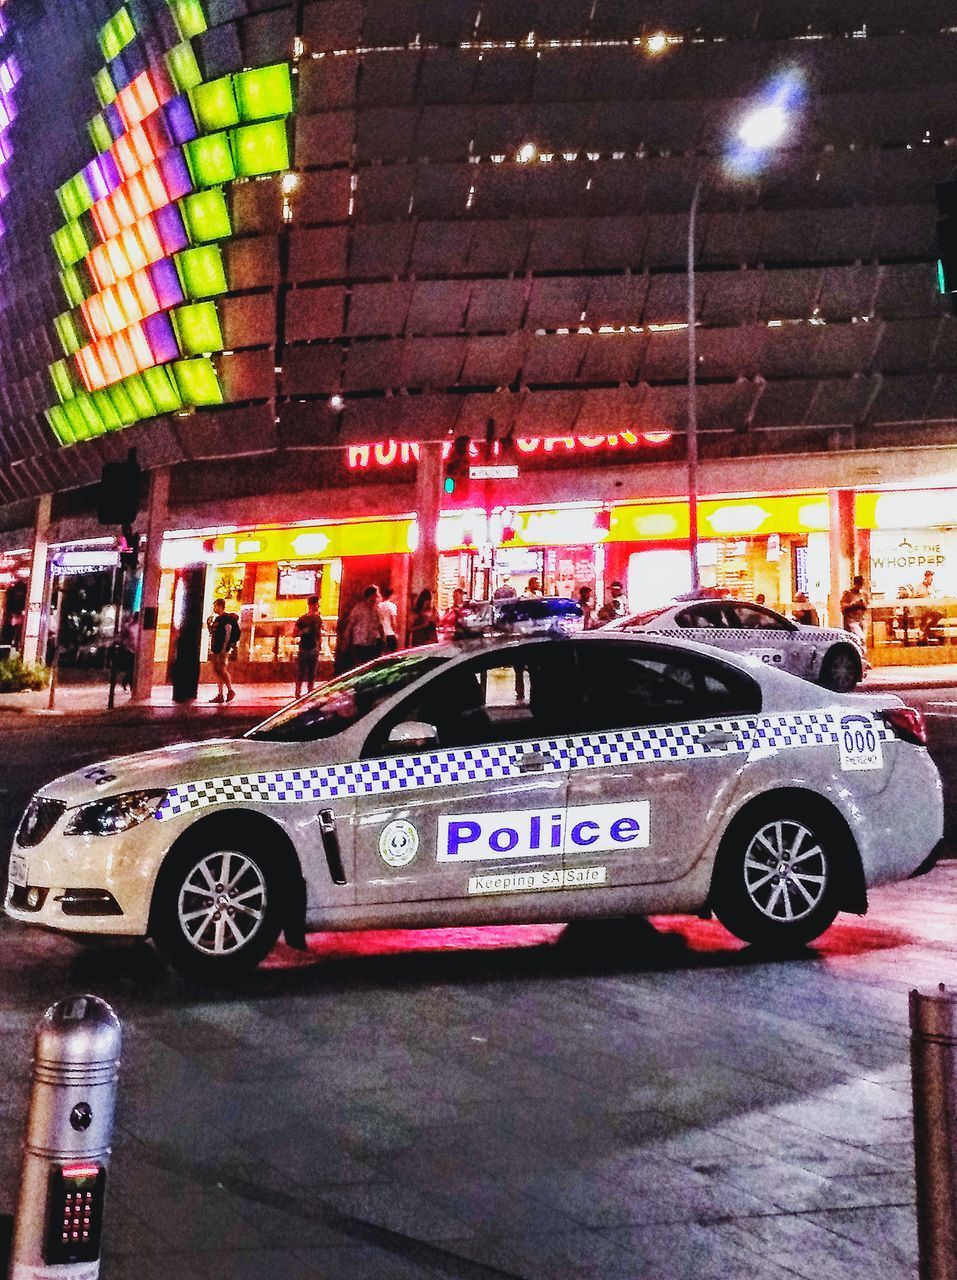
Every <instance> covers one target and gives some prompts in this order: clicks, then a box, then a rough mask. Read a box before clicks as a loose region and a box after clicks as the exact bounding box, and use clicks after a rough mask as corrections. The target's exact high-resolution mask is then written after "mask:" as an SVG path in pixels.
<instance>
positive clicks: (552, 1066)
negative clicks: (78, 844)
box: [0, 690, 957, 1280]
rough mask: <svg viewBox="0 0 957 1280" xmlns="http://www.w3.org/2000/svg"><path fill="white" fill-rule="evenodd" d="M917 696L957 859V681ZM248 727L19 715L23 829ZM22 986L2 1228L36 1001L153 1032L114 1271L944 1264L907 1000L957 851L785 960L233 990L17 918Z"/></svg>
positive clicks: (940, 976) (729, 1270)
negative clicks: (39, 807)
mask: <svg viewBox="0 0 957 1280" xmlns="http://www.w3.org/2000/svg"><path fill="white" fill-rule="evenodd" d="M908 699H909V700H910V701H919V702H920V704H921V705H922V706H923V708H924V710H925V712H926V713H927V714H928V716H929V723H930V727H931V734H932V744H931V745H932V750H933V752H934V755H935V758H936V759H937V761H938V764H939V765H940V767H941V769H942V771H943V773H944V777H945V783H946V786H947V792H948V805H949V808H948V823H949V838H950V840H951V842H952V846H953V847H954V848H955V850H957V839H955V836H957V821H955V819H957V813H955V804H954V800H955V783H957V690H933V691H926V692H925V693H923V694H922V695H921V696H920V697H919V699H918V698H917V697H916V695H908ZM226 718H227V717H225V716H224V714H223V713H222V712H219V713H217V712H214V711H212V709H198V710H197V712H196V713H195V714H193V715H191V716H189V717H188V718H187V719H185V720H184V719H182V718H181V717H179V716H177V715H175V714H173V713H171V714H170V715H169V716H160V717H158V718H157V717H156V716H155V715H154V716H153V717H151V718H150V719H149V720H148V721H145V720H144V718H143V716H142V715H141V714H140V713H137V712H134V711H129V710H124V711H122V712H121V713H119V715H118V717H117V718H116V719H113V720H109V719H106V718H105V717H97V718H95V719H94V720H91V719H89V718H87V719H75V720H74V719H69V718H59V719H56V720H44V719H35V718H33V717H26V716H20V717H12V716H5V717H3V718H2V722H0V733H2V735H3V744H4V747H3V755H4V770H3V777H2V783H0V785H3V786H4V787H5V788H7V790H8V805H9V808H8V813H7V816H6V817H5V819H4V828H5V829H4V831H3V833H2V838H3V839H4V841H5V842H6V841H7V840H8V839H9V835H10V833H11V830H12V825H13V823H14V822H15V820H16V816H17V815H18V814H19V810H20V809H21V807H22V805H23V804H24V803H25V801H26V799H27V796H28V794H29V793H30V792H31V791H32V790H33V789H34V788H35V787H36V786H38V785H40V784H41V783H42V782H43V781H45V780H46V779H48V778H50V777H52V776H54V775H55V774H58V773H61V772H63V771H64V770H67V769H71V768H75V767H77V766H79V765H82V764H84V763H87V762H91V761H93V760H96V759H102V758H104V757H106V756H108V755H110V754H114V753H117V752H119V751H121V750H123V751H126V750H131V749H135V748H137V747H145V746H148V745H151V746H152V745H157V744H158V743H160V742H170V741H174V740H177V739H179V738H182V737H185V736H188V737H190V738H200V737H211V736H216V735H217V734H219V733H220V732H221V730H222V726H223V723H224V720H226ZM249 722H250V718H249V717H248V716H244V715H243V714H242V713H241V712H239V713H235V712H232V711H231V712H230V714H229V716H228V723H229V726H230V727H231V728H232V729H233V730H236V731H238V730H240V729H241V728H243V727H245V725H246V724H248V723H249ZM0 973H2V975H3V981H2V983H0V1026H2V1027H3V1031H4V1034H3V1036H2V1037H0V1079H2V1081H3V1084H4V1088H3V1089H2V1090H0V1214H2V1213H10V1212H12V1210H13V1206H14V1201H15V1195H16V1176H17V1160H18V1156H17V1144H18V1141H19V1138H20V1133H21V1130H22V1123H23V1117H24V1108H25V1100H26V1072H27V1071H28V1066H29V1054H30V1041H31V1033H32V1026H33V1024H34V1022H35V1019H36V1017H37V1015H38V1014H39V1013H40V1012H41V1011H42V1010H43V1009H44V1008H45V1007H46V1006H47V1004H49V1003H50V1002H51V1001H52V1000H54V999H57V998H59V997H61V996H63V995H66V994H69V993H71V992H74V991H77V990H92V991H95V992H97V993H99V994H101V995H103V996H104V997H105V998H106V999H108V1000H110V1002H111V1003H112V1004H113V1005H114V1007H115V1008H116V1009H117V1011H118V1012H119V1013H120V1015H121V1017H122V1018H123V1021H124V1027H125V1036H126V1045H125V1052H124V1068H123V1078H122V1089H121V1095H120V1111H119V1118H118V1129H117V1135H116V1143H115V1156H114V1164H113V1171H112V1173H111V1181H110V1189H109V1197H108V1218H107V1228H106V1244H105V1253H106V1257H105V1262H104V1267H103V1272H102V1275H103V1280H127V1278H128V1280H133V1277H136V1280H160V1278H162V1280H168V1276H169V1274H170V1273H171V1271H175V1274H177V1275H178V1276H179V1277H180V1280H193V1277H196V1278H197V1280H198V1278H199V1277H202V1278H203V1280H219V1277H222V1280H227V1278H228V1280H247V1278H248V1280H274V1278H275V1276H277V1275H282V1276H283V1280H306V1278H308V1280H333V1278H335V1280H424V1278H425V1277H446V1278H449V1277H452V1278H459V1277H461V1278H462V1280H552V1278H554V1280H570V1278H576V1280H577V1278H578V1277H582V1278H583V1280H592V1278H597V1277H602V1280H616V1278H617V1277H621V1278H622V1280H625V1278H627V1280H635V1278H636V1277H638V1276H641V1277H643V1280H645V1278H647V1280H678V1278H681V1280H711V1278H712V1277H713V1278H714V1280H717V1278H718V1277H721V1280H735V1278H736V1277H741V1278H742V1280H743V1278H744V1277H747V1278H748V1280H753V1277H755V1276H760V1277H761V1280H784V1278H785V1277H795V1276H798V1277H806V1278H807V1280H829V1278H830V1277H832V1276H833V1277H835V1280H836V1277H837V1276H840V1277H841V1280H857V1278H858V1277H859V1278H860V1280H865V1278H866V1280H872V1278H873V1276H875V1275H879V1276H880V1277H881V1280H910V1278H911V1277H913V1276H914V1275H915V1268H916V1232H915V1228H914V1185H913V1177H912V1149H911V1119H910V1081H909V1064H908V1031H907V990H908V989H909V988H910V987H912V986H915V985H922V986H925V987H933V986H935V985H936V983H937V982H939V981H945V982H948V983H950V984H953V983H955V982H957V863H947V864H945V865H942V866H941V867H940V868H938V869H937V870H936V871H934V872H933V873H931V875H929V876H927V877H925V878H923V879H921V880H918V881H912V882H909V883H907V884H904V885H900V886H894V887H892V888H889V889H884V890H877V891H875V892H873V893H872V895H871V911H870V913H869V915H868V916H867V917H866V918H865V919H863V920H860V919H857V918H856V917H842V918H841V919H840V920H839V922H838V923H837V924H836V925H835V926H834V927H833V928H832V929H831V930H829V931H828V933H827V934H826V935H825V937H824V938H823V939H822V940H821V942H820V944H819V945H818V946H817V947H815V948H814V949H813V950H809V951H807V952H805V953H802V954H801V955H798V956H795V957H792V958H790V959H788V960H782V961H770V960H767V959H766V958H762V957H760V956H757V955H755V954H753V953H751V952H750V951H749V950H748V949H746V948H743V947H742V946H740V945H739V944H738V943H736V942H735V941H734V940H732V939H730V938H729V937H728V935H727V934H726V933H725V932H724V931H723V930H722V929H721V927H720V926H719V925H718V924H716V923H714V922H702V921H698V920H692V919H687V918H681V919H675V920H657V921H653V922H650V923H648V924H644V925H643V924H641V923H640V922H636V921H629V922H622V923H620V924H615V923H610V924H609V923H603V924H601V925H591V926H588V925H581V926H578V925H576V926H571V927H569V928H567V929H565V928H562V927H561V926H547V927H541V926H536V927H525V928H503V929H475V930H435V931H427V932H418V933H414V932H378V933H372V934H361V935H354V936H336V935H327V934H326V935H324V934H315V935H312V936H311V937H310V939H309V952H308V954H301V953H297V952H293V951H290V950H288V949H287V948H285V947H283V946H280V947H278V948H277V950H276V952H275V953H274V954H273V956H272V957H270V960H269V961H268V962H267V964H266V965H265V966H264V967H263V968H262V969H261V970H260V971H259V972H257V973H256V974H254V975H252V976H251V977H249V978H248V979H246V980H244V981H243V982H242V983H240V984H239V985H238V986H236V987H233V988H231V989H229V990H223V991H209V990H204V989H200V988H197V987H195V986H193V985H191V984H189V983H187V982H185V981H183V980H181V979H179V978H177V977H176V976H175V975H172V974H170V973H168V972H167V971H166V970H165V969H164V967H163V966H162V965H161V963H160V962H159V961H158V959H157V957H156V956H155V954H154V953H153V952H152V950H151V949H150V948H149V947H148V946H146V945H141V944H133V945H125V946H117V947H113V948H108V949H106V950H105V951H97V950H90V951H87V950H85V949H84V948H82V947H81V946H79V945H77V944H74V943H72V942H70V941H68V940H66V939H61V938H57V937H55V936H50V935H45V934H42V933H38V932H32V931H29V930H25V929H22V928H20V927H18V926H16V925H14V924H12V923H11V922H6V921H2V922H0Z"/></svg>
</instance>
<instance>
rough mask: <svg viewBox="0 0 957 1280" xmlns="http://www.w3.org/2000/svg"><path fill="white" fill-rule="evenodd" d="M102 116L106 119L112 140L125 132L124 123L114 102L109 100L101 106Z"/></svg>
mask: <svg viewBox="0 0 957 1280" xmlns="http://www.w3.org/2000/svg"><path fill="white" fill-rule="evenodd" d="M103 118H104V119H105V120H106V124H107V128H108V129H109V131H110V133H111V134H112V136H113V141H114V142H115V141H116V139H117V138H121V137H122V136H123V134H124V133H125V132H126V125H125V124H124V123H123V117H122V116H121V115H120V109H119V107H118V106H117V105H116V103H115V102H111V103H110V104H109V106H106V107H104V108H103Z"/></svg>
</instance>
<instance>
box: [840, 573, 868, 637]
mask: <svg viewBox="0 0 957 1280" xmlns="http://www.w3.org/2000/svg"><path fill="white" fill-rule="evenodd" d="M867 603H868V602H867V596H866V594H865V592H864V579H863V577H862V576H861V575H860V574H857V576H856V577H855V579H854V583H853V585H852V586H850V587H848V589H847V590H846V591H845V592H844V594H843V595H842V596H841V619H842V621H843V623H844V630H845V631H850V632H851V634H852V635H855V636H857V638H858V639H859V640H863V639H864V619H865V617H866V616H867Z"/></svg>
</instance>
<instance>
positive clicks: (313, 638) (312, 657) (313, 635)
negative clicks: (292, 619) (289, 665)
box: [296, 596, 322, 698]
mask: <svg viewBox="0 0 957 1280" xmlns="http://www.w3.org/2000/svg"><path fill="white" fill-rule="evenodd" d="M306 603H307V605H308V608H307V610H306V612H305V613H304V614H303V615H302V617H301V618H297V619H296V635H297V636H298V637H299V653H298V654H297V655H296V697H297V698H301V697H302V686H303V685H304V684H305V686H306V692H307V693H312V690H313V686H314V685H315V683H316V663H317V662H318V661H319V637H320V636H321V635H322V617H321V616H320V613H319V597H318V596H310V597H309V599H308V601H307V602H306Z"/></svg>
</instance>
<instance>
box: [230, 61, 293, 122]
mask: <svg viewBox="0 0 957 1280" xmlns="http://www.w3.org/2000/svg"><path fill="white" fill-rule="evenodd" d="M233 79H234V81H235V87H236V100H237V102H238V104H239V115H240V118H241V119H242V120H268V119H269V118H270V117H271V116H287V115H289V113H290V112H291V111H292V78H291V76H290V74H289V67H288V65H287V64H286V63H285V62H279V63H277V64H276V65H275V66H272V67H259V68H257V69H256V70H255V71H242V72H240V74H239V75H237V76H234V77H233Z"/></svg>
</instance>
